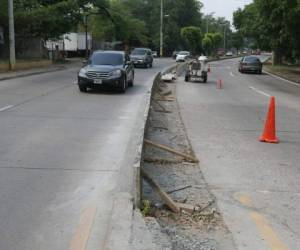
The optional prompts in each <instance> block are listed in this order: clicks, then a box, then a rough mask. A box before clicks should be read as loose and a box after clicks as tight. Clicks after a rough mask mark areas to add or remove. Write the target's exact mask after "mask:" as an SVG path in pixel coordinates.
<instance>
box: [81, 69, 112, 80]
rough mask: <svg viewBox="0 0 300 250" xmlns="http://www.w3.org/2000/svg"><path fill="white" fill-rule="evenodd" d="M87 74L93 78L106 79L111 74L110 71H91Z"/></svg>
mask: <svg viewBox="0 0 300 250" xmlns="http://www.w3.org/2000/svg"><path fill="white" fill-rule="evenodd" d="M86 76H87V77H88V78H91V79H105V78H107V77H108V76H109V73H108V72H95V71H89V72H87V73H86Z"/></svg>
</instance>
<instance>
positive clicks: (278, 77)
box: [263, 70, 300, 87]
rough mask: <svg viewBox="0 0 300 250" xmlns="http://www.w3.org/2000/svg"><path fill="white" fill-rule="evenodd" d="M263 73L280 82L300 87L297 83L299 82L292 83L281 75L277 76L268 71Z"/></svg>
mask: <svg viewBox="0 0 300 250" xmlns="http://www.w3.org/2000/svg"><path fill="white" fill-rule="evenodd" d="M263 72H264V73H265V74H267V75H269V76H272V77H274V78H277V79H279V80H281V81H284V82H287V83H289V84H292V85H294V86H297V87H300V83H297V82H293V81H291V80H288V79H286V78H284V77H282V76H281V75H277V74H275V73H271V72H269V71H266V70H263Z"/></svg>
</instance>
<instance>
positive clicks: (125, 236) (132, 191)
mask: <svg viewBox="0 0 300 250" xmlns="http://www.w3.org/2000/svg"><path fill="white" fill-rule="evenodd" d="M176 66H177V65H172V66H170V67H167V68H166V69H164V70H163V71H162V72H159V73H158V74H156V75H155V77H154V78H152V79H151V81H149V84H147V85H146V86H148V89H147V91H146V93H145V95H144V96H143V101H142V104H141V107H140V111H139V114H140V115H139V116H138V117H139V118H138V120H137V124H136V126H135V129H134V133H132V135H131V136H132V137H131V138H132V140H131V146H132V145H133V146H134V147H135V149H134V153H132V154H130V155H131V156H130V159H127V160H126V162H125V164H129V165H130V166H131V167H132V169H133V170H132V173H131V175H132V176H130V178H131V183H128V185H129V187H127V188H126V190H117V192H116V193H115V194H114V198H113V207H112V211H111V215H110V222H109V224H108V228H107V233H106V237H105V242H104V243H103V245H102V249H105V250H116V249H124V250H126V249H128V250H129V249H130V250H131V249H132V246H131V242H132V237H133V235H132V228H133V215H134V213H135V212H137V211H138V210H139V208H140V205H141V196H142V195H141V192H142V181H141V169H140V168H141V163H142V153H143V150H144V137H145V132H146V130H147V126H148V116H149V111H150V107H151V99H152V96H153V93H154V91H155V89H156V88H157V85H158V83H159V82H160V81H161V75H162V74H164V73H166V72H170V71H172V70H174V69H176ZM129 151H131V150H129ZM118 178H123V176H122V173H120V174H119V176H118ZM138 212H139V211H138Z"/></svg>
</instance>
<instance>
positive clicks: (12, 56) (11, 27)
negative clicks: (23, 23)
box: [8, 0, 16, 70]
mask: <svg viewBox="0 0 300 250" xmlns="http://www.w3.org/2000/svg"><path fill="white" fill-rule="evenodd" d="M8 23H9V26H8V27H9V65H10V69H11V70H14V69H15V66H16V49H15V25H14V2H13V0H8Z"/></svg>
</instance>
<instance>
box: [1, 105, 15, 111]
mask: <svg viewBox="0 0 300 250" xmlns="http://www.w3.org/2000/svg"><path fill="white" fill-rule="evenodd" d="M13 106H14V105H8V106H5V107H3V108H0V112H2V111H5V110H8V109H10V108H12V107H13Z"/></svg>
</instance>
